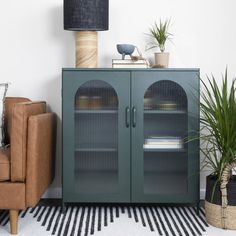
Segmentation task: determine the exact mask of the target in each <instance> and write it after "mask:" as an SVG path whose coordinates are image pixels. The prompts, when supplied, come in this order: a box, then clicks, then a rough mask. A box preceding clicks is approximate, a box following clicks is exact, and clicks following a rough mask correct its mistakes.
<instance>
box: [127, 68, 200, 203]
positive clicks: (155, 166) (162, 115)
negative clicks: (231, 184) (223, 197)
mask: <svg viewBox="0 0 236 236" xmlns="http://www.w3.org/2000/svg"><path fill="white" fill-rule="evenodd" d="M131 84H132V91H133V92H132V99H131V103H132V108H131V109H132V145H131V146H132V201H133V202H160V203H161V202H165V203H166V202H194V203H196V202H198V200H199V196H198V194H197V192H196V189H198V171H199V168H198V167H199V156H198V155H199V153H198V152H199V151H198V141H189V140H190V138H191V137H193V135H194V134H195V135H196V134H197V133H198V128H199V127H198V124H199V123H198V113H199V111H198V105H197V101H198V92H197V91H198V86H199V85H198V74H197V72H188V71H187V72H179V71H169V72H167V71H165V72H164V71H161V70H160V71H155V72H151V71H149V72H133V73H132V78H131ZM192 131H195V132H194V133H193V132H192Z"/></svg>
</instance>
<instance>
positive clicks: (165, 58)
mask: <svg viewBox="0 0 236 236" xmlns="http://www.w3.org/2000/svg"><path fill="white" fill-rule="evenodd" d="M168 65H169V53H168V52H157V53H155V67H160V68H167V67H168Z"/></svg>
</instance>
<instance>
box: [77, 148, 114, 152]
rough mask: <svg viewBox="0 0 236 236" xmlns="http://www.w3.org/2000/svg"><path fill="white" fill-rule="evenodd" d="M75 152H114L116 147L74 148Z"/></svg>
mask: <svg viewBox="0 0 236 236" xmlns="http://www.w3.org/2000/svg"><path fill="white" fill-rule="evenodd" d="M75 151H76V152H116V151H117V149H116V148H75Z"/></svg>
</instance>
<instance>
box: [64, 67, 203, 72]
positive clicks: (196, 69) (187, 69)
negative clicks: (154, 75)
mask: <svg viewBox="0 0 236 236" xmlns="http://www.w3.org/2000/svg"><path fill="white" fill-rule="evenodd" d="M62 71H153V72H154V71H160V72H162V71H169V72H171V71H185V72H186V71H194V72H199V71H200V69H199V68H147V69H137V68H119V69H117V68H115V69H114V68H62Z"/></svg>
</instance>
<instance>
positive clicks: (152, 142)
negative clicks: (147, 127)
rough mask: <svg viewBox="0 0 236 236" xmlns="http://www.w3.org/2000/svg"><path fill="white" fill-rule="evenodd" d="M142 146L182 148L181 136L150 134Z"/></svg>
mask: <svg viewBox="0 0 236 236" xmlns="http://www.w3.org/2000/svg"><path fill="white" fill-rule="evenodd" d="M144 148H149V149H151V148H162V149H171V148H172V149H180V148H183V141H182V138H181V137H172V136H170V137H158V136H151V137H149V138H147V139H145V144H144Z"/></svg>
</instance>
